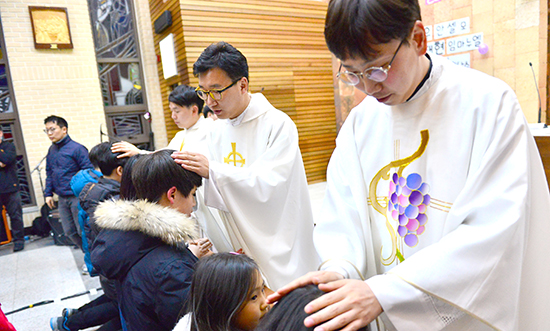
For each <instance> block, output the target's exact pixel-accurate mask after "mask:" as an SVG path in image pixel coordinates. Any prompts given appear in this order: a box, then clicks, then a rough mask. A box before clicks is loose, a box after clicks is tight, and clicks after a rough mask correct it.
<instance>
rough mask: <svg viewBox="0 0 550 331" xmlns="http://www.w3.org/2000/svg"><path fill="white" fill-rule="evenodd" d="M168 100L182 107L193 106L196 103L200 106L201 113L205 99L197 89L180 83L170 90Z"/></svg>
mask: <svg viewBox="0 0 550 331" xmlns="http://www.w3.org/2000/svg"><path fill="white" fill-rule="evenodd" d="M168 101H169V102H173V103H175V104H176V105H178V106H180V107H191V106H192V105H196V106H197V107H198V108H199V114H200V113H201V112H202V106H203V105H204V100H203V99H201V98H199V96H198V95H197V92H195V89H194V88H192V87H191V86H187V85H178V86H176V88H175V89H174V90H173V91H172V92H170V95H169V96H168Z"/></svg>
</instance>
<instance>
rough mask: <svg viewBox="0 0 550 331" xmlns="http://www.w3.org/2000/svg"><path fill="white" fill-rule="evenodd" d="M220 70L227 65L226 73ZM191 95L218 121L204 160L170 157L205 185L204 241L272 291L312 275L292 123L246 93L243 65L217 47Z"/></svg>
mask: <svg viewBox="0 0 550 331" xmlns="http://www.w3.org/2000/svg"><path fill="white" fill-rule="evenodd" d="M228 63H230V64H229V65H228ZM194 73H195V75H197V76H198V77H199V88H198V89H197V93H198V94H199V96H200V97H201V98H203V99H204V100H205V102H206V104H207V105H208V106H209V107H210V109H212V110H213V111H214V113H215V114H216V115H217V116H218V118H220V119H219V120H217V121H216V122H214V127H213V129H212V130H211V131H210V134H209V137H208V149H209V152H210V157H209V158H207V157H205V156H203V155H201V154H199V153H189V152H182V153H175V154H174V157H175V158H176V161H178V162H180V163H181V164H182V165H183V166H184V167H185V168H186V169H188V170H192V171H195V172H197V173H199V174H200V175H201V176H203V177H204V178H207V180H206V181H205V185H204V187H205V202H206V204H207V205H208V206H211V207H214V208H216V209H217V211H218V215H216V217H215V220H214V224H209V225H208V226H207V229H206V231H207V234H208V236H209V237H210V238H211V240H212V241H213V243H214V246H216V248H218V249H219V247H221V246H222V245H223V244H224V243H221V244H220V243H219V242H218V241H217V240H216V239H214V234H215V233H223V235H224V236H225V238H226V239H227V240H226V243H227V244H229V247H228V249H229V250H232V251H242V252H244V253H245V254H247V255H250V256H251V257H252V258H253V259H254V260H255V261H256V262H257V263H258V265H259V266H260V269H261V271H262V273H263V274H264V276H265V277H266V279H267V282H268V286H270V287H271V288H276V287H279V286H282V285H283V284H286V283H288V282H289V281H291V280H292V279H294V278H296V277H298V276H300V275H303V274H305V273H306V272H308V271H311V270H315V269H316V268H317V266H318V265H319V260H318V256H317V253H316V251H315V248H314V246H313V239H312V236H313V226H314V224H313V216H312V210H311V204H310V200H309V191H308V188H307V180H306V175H305V170H304V165H303V162H302V156H301V153H300V149H299V146H298V131H297V129H296V125H295V124H294V122H293V121H292V120H291V119H290V118H289V117H288V115H286V114H285V113H283V112H281V111H280V110H277V109H275V108H274V107H273V106H272V105H271V104H270V103H269V101H268V100H267V99H266V98H265V97H264V96H263V95H262V94H260V93H257V94H249V92H248V65H247V63H246V58H245V57H244V56H243V55H242V54H241V53H240V52H239V51H238V50H237V49H235V48H234V47H233V46H231V45H229V44H227V43H224V42H220V43H217V44H213V45H211V46H209V47H208V48H206V50H205V51H204V52H203V53H202V54H201V56H200V57H199V59H198V60H197V62H196V63H195V65H194Z"/></svg>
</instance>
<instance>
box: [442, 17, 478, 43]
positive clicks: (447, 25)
mask: <svg viewBox="0 0 550 331" xmlns="http://www.w3.org/2000/svg"><path fill="white" fill-rule="evenodd" d="M465 33H470V17H464V18H459V19H457V20H454V21H448V22H443V23H439V24H435V25H434V38H435V39H440V38H447V37H452V36H457V35H460V34H465Z"/></svg>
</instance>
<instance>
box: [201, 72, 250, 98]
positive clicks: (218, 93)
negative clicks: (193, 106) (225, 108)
mask: <svg viewBox="0 0 550 331" xmlns="http://www.w3.org/2000/svg"><path fill="white" fill-rule="evenodd" d="M241 78H242V77H241ZM241 78H239V79H237V80H235V81H233V83H231V84H230V85H228V86H226V87H224V88H222V89H219V90H209V91H207V90H203V89H202V88H200V87H197V88H196V89H195V92H197V95H198V96H199V98H201V99H203V100H204V101H206V99H207V98H208V96H210V97H211V98H212V99H213V100H216V101H220V100H221V99H222V93H223V92H224V91H226V90H228V89H230V88H231V87H232V86H233V85H235V84H237V82H238V81H240V80H241Z"/></svg>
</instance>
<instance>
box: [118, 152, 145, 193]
mask: <svg viewBox="0 0 550 331" xmlns="http://www.w3.org/2000/svg"><path fill="white" fill-rule="evenodd" d="M143 155H144V154H136V155H134V156H132V157H130V158H129V159H128V161H126V164H125V165H124V171H123V172H122V178H121V179H120V198H121V199H124V200H136V199H137V194H136V188H135V187H134V183H132V171H133V169H134V165H135V164H136V161H137V160H138V159H140V158H141V157H142V156H143Z"/></svg>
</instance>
